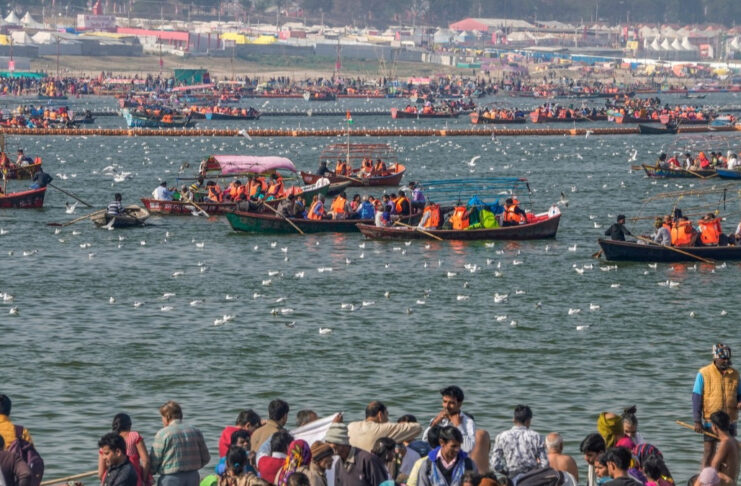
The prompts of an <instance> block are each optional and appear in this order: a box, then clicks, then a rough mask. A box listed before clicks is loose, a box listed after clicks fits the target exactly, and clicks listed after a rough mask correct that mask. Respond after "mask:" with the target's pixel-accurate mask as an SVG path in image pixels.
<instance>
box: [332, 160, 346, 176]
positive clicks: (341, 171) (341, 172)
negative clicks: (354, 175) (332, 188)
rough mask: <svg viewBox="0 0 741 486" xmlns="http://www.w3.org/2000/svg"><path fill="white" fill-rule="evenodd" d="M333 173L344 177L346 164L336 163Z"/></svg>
mask: <svg viewBox="0 0 741 486" xmlns="http://www.w3.org/2000/svg"><path fill="white" fill-rule="evenodd" d="M334 173H335V174H337V175H345V174H346V173H347V163H345V162H337V167H335V169H334Z"/></svg>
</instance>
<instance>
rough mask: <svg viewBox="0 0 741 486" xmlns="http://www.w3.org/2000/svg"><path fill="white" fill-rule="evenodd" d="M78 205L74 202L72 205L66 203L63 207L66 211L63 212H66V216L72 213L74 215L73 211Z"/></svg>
mask: <svg viewBox="0 0 741 486" xmlns="http://www.w3.org/2000/svg"><path fill="white" fill-rule="evenodd" d="M78 204H79V203H78V202H77V201H75V202H74V203H72V204H70V203H68V202H66V203H64V205H65V206H67V209H66V210H65V212H66V213H67V214H72V213H74V212H75V209H77V205H78Z"/></svg>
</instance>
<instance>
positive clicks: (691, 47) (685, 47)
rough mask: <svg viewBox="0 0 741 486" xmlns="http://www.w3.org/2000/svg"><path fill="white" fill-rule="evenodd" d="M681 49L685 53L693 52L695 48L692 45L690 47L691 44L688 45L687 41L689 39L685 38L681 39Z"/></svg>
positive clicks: (688, 41)
mask: <svg viewBox="0 0 741 486" xmlns="http://www.w3.org/2000/svg"><path fill="white" fill-rule="evenodd" d="M735 39H736V38H735V37H734V40H735ZM682 48H683V49H684V50H685V51H694V50H695V46H693V45H692V44H691V43H690V40H689V39H688V38H687V37H685V38H684V39H682Z"/></svg>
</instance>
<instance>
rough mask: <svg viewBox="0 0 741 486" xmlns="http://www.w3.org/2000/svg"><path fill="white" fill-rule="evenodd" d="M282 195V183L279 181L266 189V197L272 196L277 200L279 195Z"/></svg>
mask: <svg viewBox="0 0 741 486" xmlns="http://www.w3.org/2000/svg"><path fill="white" fill-rule="evenodd" d="M282 193H283V181H282V180H281V179H278V180H276V181H275V182H274V183H273V184H271V185H270V187H269V188H268V192H267V195H268V196H273V197H274V198H276V199H277V198H279V197H280V196H281V194H282Z"/></svg>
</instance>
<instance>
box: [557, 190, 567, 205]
mask: <svg viewBox="0 0 741 486" xmlns="http://www.w3.org/2000/svg"><path fill="white" fill-rule="evenodd" d="M558 203H559V204H560V205H562V206H564V207H567V208H568V207H569V200H568V199H566V194H564V193H563V191H562V192H561V200H560V201H558Z"/></svg>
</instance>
